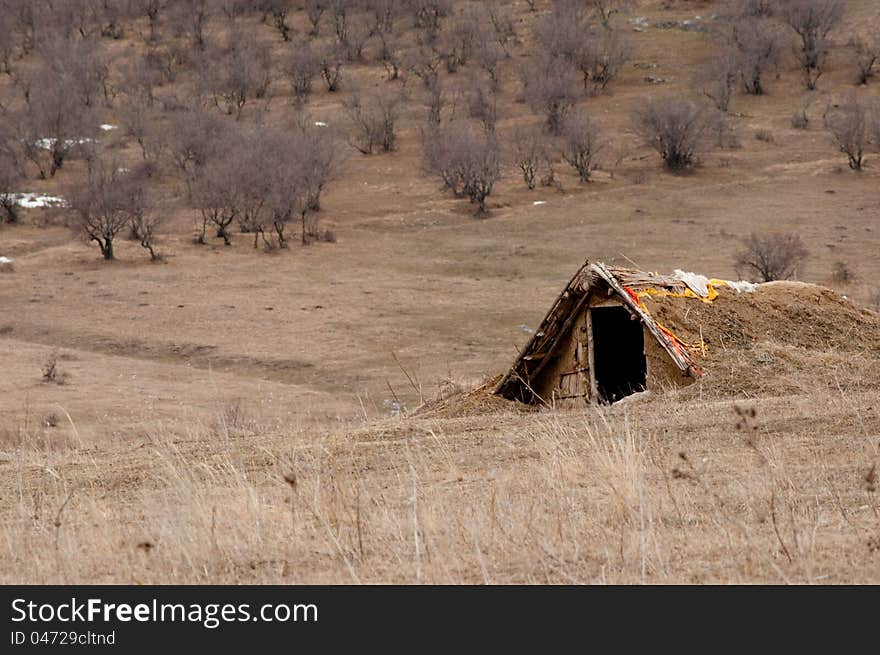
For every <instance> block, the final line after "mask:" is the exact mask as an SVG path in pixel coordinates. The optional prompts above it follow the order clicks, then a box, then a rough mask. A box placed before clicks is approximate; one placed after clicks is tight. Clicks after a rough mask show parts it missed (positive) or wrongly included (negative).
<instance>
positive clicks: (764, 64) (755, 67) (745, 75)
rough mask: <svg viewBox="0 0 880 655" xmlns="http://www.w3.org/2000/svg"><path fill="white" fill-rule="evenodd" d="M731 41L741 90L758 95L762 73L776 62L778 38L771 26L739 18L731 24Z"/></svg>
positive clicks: (761, 82)
mask: <svg viewBox="0 0 880 655" xmlns="http://www.w3.org/2000/svg"><path fill="white" fill-rule="evenodd" d="M731 40H732V42H733V45H734V47H735V48H736V49H737V51H738V53H739V55H738V61H739V74H740V80H741V82H742V86H743V90H745V92H746V93H749V94H751V95H762V94H763V93H764V75H765V73H766V72H767V70H768V69H770V68H772V67H775V66H776V65H777V64H778V62H779V36H778V33H777V31H776V29H775V27H773V26H772V25H767V24H766V23H765V22H762V21H759V20H758V19H755V18H742V19H740V20H738V21H736V22H735V23H734V24H733V28H732V34H731Z"/></svg>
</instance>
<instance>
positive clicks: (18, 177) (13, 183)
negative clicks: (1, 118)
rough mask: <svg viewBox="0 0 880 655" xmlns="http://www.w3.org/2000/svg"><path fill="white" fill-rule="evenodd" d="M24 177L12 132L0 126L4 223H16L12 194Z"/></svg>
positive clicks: (0, 196)
mask: <svg viewBox="0 0 880 655" xmlns="http://www.w3.org/2000/svg"><path fill="white" fill-rule="evenodd" d="M24 176H25V171H24V163H23V162H22V161H21V156H20V153H19V149H18V147H17V144H16V143H15V137H14V134H13V131H12V130H10V129H9V128H8V127H7V126H5V125H4V126H0V211H2V212H3V215H4V216H3V221H4V222H6V223H15V222H17V221H18V205H17V203H16V199H15V197H14V195H13V193H14V191H15V189H16V187H17V186H18V184H20V183H21V181H22V180H23V179H24Z"/></svg>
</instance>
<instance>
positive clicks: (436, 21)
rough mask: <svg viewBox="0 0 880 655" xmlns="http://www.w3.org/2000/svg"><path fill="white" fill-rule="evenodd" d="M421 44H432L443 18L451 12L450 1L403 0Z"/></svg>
mask: <svg viewBox="0 0 880 655" xmlns="http://www.w3.org/2000/svg"><path fill="white" fill-rule="evenodd" d="M404 7H405V9H406V10H407V11H408V12H409V14H410V15H411V16H412V19H413V24H414V25H415V27H416V29H417V30H418V31H419V37H418V38H419V40H420V42H422V43H432V42H433V41H434V40H435V39H436V38H437V34H438V32H439V31H440V24H441V21H442V20H443V18H445V17H446V16H448V15H449V14H450V13H451V12H452V1H451V0H404Z"/></svg>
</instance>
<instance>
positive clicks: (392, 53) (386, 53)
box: [376, 30, 404, 81]
mask: <svg viewBox="0 0 880 655" xmlns="http://www.w3.org/2000/svg"><path fill="white" fill-rule="evenodd" d="M376 34H377V36H378V38H379V61H381V62H382V65H383V66H384V67H385V72H386V73H388V80H389V81H393V80H396V79H398V78H399V77H400V69H401V68H403V61H404V60H403V51H402V49H401V46H400V40H399V39H398V37H397V36H396V35H395V34H394V33H393V32H390V31H385V30H379V31H378V32H376Z"/></svg>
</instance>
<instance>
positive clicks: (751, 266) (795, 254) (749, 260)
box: [734, 232, 809, 282]
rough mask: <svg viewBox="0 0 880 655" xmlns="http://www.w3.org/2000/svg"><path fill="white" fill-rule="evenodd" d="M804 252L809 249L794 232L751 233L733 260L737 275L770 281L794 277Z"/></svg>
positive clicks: (807, 253) (803, 258)
mask: <svg viewBox="0 0 880 655" xmlns="http://www.w3.org/2000/svg"><path fill="white" fill-rule="evenodd" d="M807 255H809V252H808V251H807V248H806V246H805V245H804V242H803V240H802V239H801V237H800V236H799V235H797V234H791V233H783V232H774V233H771V234H751V235H750V236H749V237H748V238H747V239H746V240H745V241H744V243H743V250H742V251H740V253H739V254H738V255H737V256H736V260H735V262H734V263H735V265H736V269H737V271H739V274H740V275H744V276H747V277H751V276H758V279H759V280H760V281H761V282H772V281H774V280H790V279H792V278H794V277H796V276H797V273H798V269H799V267H800V266H801V265H802V264H803V262H804V260H805V259H806V258H807Z"/></svg>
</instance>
